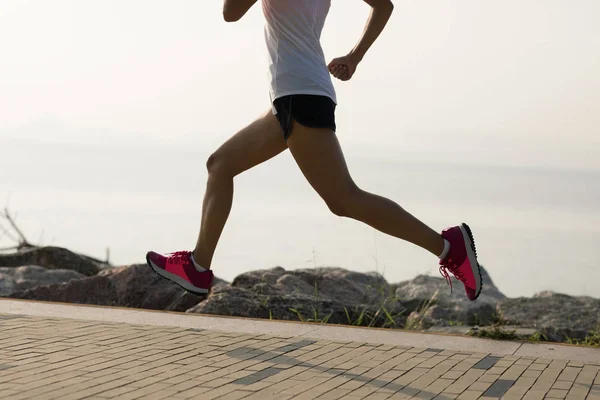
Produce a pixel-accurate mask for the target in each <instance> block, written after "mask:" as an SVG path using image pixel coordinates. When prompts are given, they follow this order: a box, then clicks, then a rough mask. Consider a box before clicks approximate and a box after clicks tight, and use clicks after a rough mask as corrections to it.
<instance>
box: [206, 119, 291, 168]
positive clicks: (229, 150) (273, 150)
mask: <svg viewBox="0 0 600 400" xmlns="http://www.w3.org/2000/svg"><path fill="white" fill-rule="evenodd" d="M285 149H287V144H286V142H285V139H284V138H283V133H282V132H281V126H280V125H279V121H278V120H277V117H276V116H275V115H273V113H272V111H267V112H266V113H265V114H263V115H262V116H261V117H260V118H258V119H257V120H255V121H254V122H252V123H250V124H249V125H248V126H246V127H245V128H243V129H242V130H240V131H239V132H237V133H236V134H235V135H233V136H232V137H231V138H229V139H228V140H227V141H226V142H225V143H223V144H222V145H221V146H220V147H219V148H218V149H217V150H216V151H215V152H214V153H213V154H212V155H211V156H210V158H209V160H208V168H209V170H210V169H211V168H212V167H213V166H218V168H219V169H221V170H225V171H224V172H227V173H228V174H231V175H233V176H235V175H238V174H240V173H242V172H244V171H246V170H248V169H250V168H252V167H254V166H256V165H258V164H260V163H262V162H265V161H267V160H269V159H270V158H272V157H275V156H276V155H278V154H279V153H281V152H282V151H284V150H285Z"/></svg>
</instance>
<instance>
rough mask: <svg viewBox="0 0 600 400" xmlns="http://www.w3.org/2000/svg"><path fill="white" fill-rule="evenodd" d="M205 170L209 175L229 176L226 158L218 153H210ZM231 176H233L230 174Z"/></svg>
mask: <svg viewBox="0 0 600 400" xmlns="http://www.w3.org/2000/svg"><path fill="white" fill-rule="evenodd" d="M206 170H207V171H208V175H209V176H229V175H231V173H230V171H229V168H228V167H227V162H226V160H225V159H224V158H223V157H222V156H221V155H220V154H219V153H218V151H216V152H214V153H212V154H211V155H210V156H209V157H208V159H207V160H206ZM230 177H231V178H233V176H230Z"/></svg>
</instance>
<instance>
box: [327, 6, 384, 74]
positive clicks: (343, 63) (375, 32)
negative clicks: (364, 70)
mask: <svg viewBox="0 0 600 400" xmlns="http://www.w3.org/2000/svg"><path fill="white" fill-rule="evenodd" d="M364 2H365V3H367V4H368V5H370V6H371V14H370V15H369V19H368V21H367V24H366V26H365V29H364V31H363V34H362V36H361V37H360V39H359V41H358V43H357V44H356V46H354V48H353V49H352V50H351V51H350V53H348V55H346V56H344V57H340V58H336V59H335V60H333V61H332V62H331V63H330V64H329V71H330V72H331V73H332V74H333V75H334V76H335V77H336V78H338V79H341V80H343V81H347V80H348V79H350V78H352V75H353V74H354V72H355V71H356V67H357V66H358V64H359V63H360V62H361V61H362V59H363V58H364V56H365V54H366V53H367V51H368V50H369V48H371V46H372V45H373V43H375V40H377V38H378V37H379V35H380V34H381V32H382V31H383V28H385V25H386V24H387V22H388V20H389V19H390V16H391V15H392V11H393V10H394V5H393V4H392V2H391V0H364Z"/></svg>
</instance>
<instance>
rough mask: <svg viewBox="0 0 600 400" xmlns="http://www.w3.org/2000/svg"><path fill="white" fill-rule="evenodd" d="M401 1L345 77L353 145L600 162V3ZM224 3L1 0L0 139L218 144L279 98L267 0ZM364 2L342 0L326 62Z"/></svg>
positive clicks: (345, 42) (508, 160) (360, 20)
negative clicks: (239, 9)
mask: <svg viewBox="0 0 600 400" xmlns="http://www.w3.org/2000/svg"><path fill="white" fill-rule="evenodd" d="M395 3H396V9H395V12H394V15H393V17H392V19H391V20H390V22H389V25H388V27H387V28H386V31H385V32H384V33H383V36H382V37H381V39H380V40H379V41H378V42H377V43H376V44H375V46H374V47H373V48H372V50H371V52H370V53H369V54H368V55H367V57H366V59H365V61H364V62H363V64H362V65H361V66H360V67H359V71H358V73H357V74H356V76H355V78H354V79H353V80H351V81H350V82H347V83H341V82H336V88H337V90H338V94H339V107H338V125H339V133H340V137H341V138H342V143H343V145H344V146H345V147H346V148H347V149H348V151H355V150H353V149H359V150H360V151H369V152H371V153H372V154H373V155H381V156H384V154H389V155H392V156H397V157H407V158H417V159H422V160H429V159H438V160H439V159H442V160H443V161H445V160H446V159H451V158H452V157H458V159H457V160H459V161H471V160H475V161H485V162H489V163H502V164H536V165H557V166H565V167H577V168H580V167H583V168H600V167H599V165H600V162H599V161H598V159H599V158H600V150H599V149H600V139H599V135H598V133H599V132H598V127H599V126H600V113H598V110H599V109H600V73H599V72H598V71H600V28H599V25H598V24H597V16H598V15H600V2H598V1H596V0H574V1H569V2H567V1H564V0H507V1H502V2H488V1H486V2H481V1H476V0H460V1H449V0H446V1H439V0H435V1H433V0H430V1H397V2H395ZM221 6H222V1H220V0H215V1H198V0H194V1H192V0H178V1H168V2H167V1H155V0H118V1H116V0H52V1H46V0H29V1H26V0H3V1H2V7H0V135H1V137H2V139H6V138H23V137H27V138H35V139H40V140H42V139H43V140H58V141H63V140H69V141H74V142H80V143H93V142H100V141H105V140H107V139H108V140H112V141H114V143H115V146H125V145H128V144H129V145H135V146H140V147H142V146H143V145H151V146H163V145H164V146H170V147H182V146H194V147H197V148H202V149H203V150H206V149H211V148H213V147H214V146H216V145H217V144H219V143H220V142H221V141H222V140H223V139H225V138H226V137H228V136H229V135H230V134H232V133H233V132H235V130H237V129H238V128H240V127H241V126H243V125H244V124H246V123H247V122H248V121H249V120H251V119H253V118H255V117H256V116H257V114H258V113H260V112H262V111H263V110H266V109H267V107H268V106H269V104H268V94H267V86H266V83H267V81H266V73H265V71H266V69H265V68H266V55H265V50H264V45H263V36H262V26H263V21H262V13H261V10H260V7H257V6H255V7H254V8H253V9H252V10H251V11H250V12H249V14H248V15H247V16H246V17H245V19H243V20H242V21H241V22H239V23H235V24H227V23H225V22H223V20H222V18H221ZM367 13H368V8H367V6H366V5H365V3H363V2H362V1H360V0H333V1H332V9H331V12H330V17H329V20H328V25H326V27H325V31H324V33H323V45H324V48H325V52H326V56H327V58H328V59H331V58H333V57H335V56H339V55H343V54H345V53H346V52H347V51H348V50H349V49H350V48H351V47H352V46H353V45H354V43H355V41H356V39H357V38H358V37H359V34H360V32H361V30H362V29H363V24H364V22H365V20H366V17H367ZM140 139H141V140H140ZM356 151H358V150H356ZM464 157H469V158H464Z"/></svg>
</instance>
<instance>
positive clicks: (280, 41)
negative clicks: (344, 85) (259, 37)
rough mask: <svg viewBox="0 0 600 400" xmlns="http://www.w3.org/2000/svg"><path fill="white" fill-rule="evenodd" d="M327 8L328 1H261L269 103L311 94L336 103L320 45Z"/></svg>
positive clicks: (328, 5)
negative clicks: (267, 60) (266, 53)
mask: <svg viewBox="0 0 600 400" xmlns="http://www.w3.org/2000/svg"><path fill="white" fill-rule="evenodd" d="M330 5H331V0H262V8H263V13H264V15H265V19H266V24H265V39H266V42H267V50H268V55H269V80H270V96H271V102H273V101H274V100H275V99H277V98H279V97H283V96H287V95H291V94H314V95H322V96H327V97H329V98H331V99H332V100H333V101H334V102H335V103H337V100H336V95H335V89H334V87H333V83H332V82H331V77H330V75H329V70H328V69H327V62H326V61H325V55H324V54H323V48H322V47H321V42H320V39H321V31H322V30H323V26H324V25H325V19H326V18H327V14H328V12H329V7H330Z"/></svg>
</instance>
